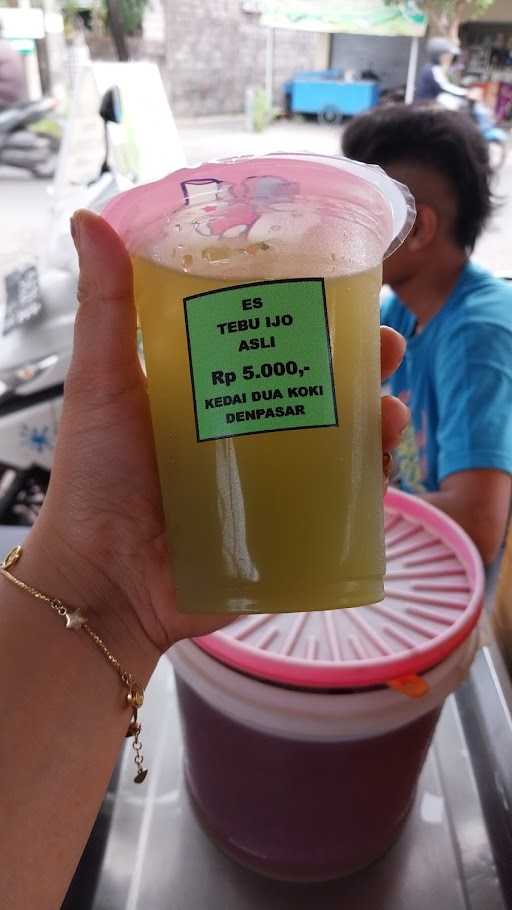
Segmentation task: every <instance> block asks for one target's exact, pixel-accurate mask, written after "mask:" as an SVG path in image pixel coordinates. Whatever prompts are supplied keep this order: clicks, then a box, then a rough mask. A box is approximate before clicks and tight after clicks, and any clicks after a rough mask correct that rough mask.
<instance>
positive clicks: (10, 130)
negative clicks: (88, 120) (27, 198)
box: [0, 98, 58, 178]
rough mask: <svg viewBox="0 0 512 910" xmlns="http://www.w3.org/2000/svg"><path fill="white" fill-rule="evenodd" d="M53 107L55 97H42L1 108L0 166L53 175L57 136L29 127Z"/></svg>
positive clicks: (47, 113)
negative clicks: (4, 165)
mask: <svg viewBox="0 0 512 910" xmlns="http://www.w3.org/2000/svg"><path fill="white" fill-rule="evenodd" d="M54 108H55V101H54V100H53V98H40V99H39V100H38V101H27V102H21V103H19V104H15V105H13V106H12V107H9V108H7V109H6V110H3V111H0V165H2V164H6V165H9V167H17V168H21V169H22V170H26V171H30V173H31V174H33V175H34V176H35V177H41V178H48V177H52V176H53V172H54V170H55V163H56V159H57V151H58V139H57V138H56V137H55V136H53V135H44V134H42V133H38V132H36V131H33V130H31V129H30V128H29V127H30V126H32V125H33V124H37V123H39V122H40V121H42V120H43V119H44V118H45V117H47V116H48V115H49V114H50V113H51V112H52V111H53V110H54Z"/></svg>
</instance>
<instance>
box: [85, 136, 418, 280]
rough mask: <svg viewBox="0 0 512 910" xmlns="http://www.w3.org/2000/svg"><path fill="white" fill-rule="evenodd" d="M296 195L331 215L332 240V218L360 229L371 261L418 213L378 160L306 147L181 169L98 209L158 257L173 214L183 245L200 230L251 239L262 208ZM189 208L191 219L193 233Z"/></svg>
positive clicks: (322, 217)
mask: <svg viewBox="0 0 512 910" xmlns="http://www.w3.org/2000/svg"><path fill="white" fill-rule="evenodd" d="M298 200H310V201H311V200H314V202H315V205H314V212H315V214H316V216H317V222H318V225H319V226H321V225H322V224H324V223H325V222H326V221H328V222H329V224H330V228H329V230H330V232H331V234H332V235H333V242H334V239H336V242H337V243H338V240H339V238H338V236H337V234H335V233H334V228H333V225H336V219H338V220H339V219H340V218H341V219H342V220H343V218H344V219H345V220H346V221H347V222H348V223H349V224H350V225H351V227H352V231H353V232H355V231H356V230H357V228H359V233H358V234H357V236H358V237H364V238H365V239H366V242H365V243H363V242H361V243H360V246H362V247H369V248H370V247H371V252H370V249H368V251H367V255H368V256H370V258H371V259H372V264H373V263H374V262H377V261H379V260H381V259H382V258H383V257H384V256H389V255H390V254H391V253H392V252H393V251H394V250H395V249H396V248H397V247H398V246H400V244H401V243H402V242H403V240H404V238H405V237H406V236H407V234H408V233H409V231H410V229H411V227H412V224H413V222H414V218H415V206H414V200H413V198H412V196H411V194H410V192H409V190H408V189H407V187H405V186H403V184H401V183H398V182H397V181H395V180H392V179H391V178H390V177H388V175H387V174H386V173H385V172H384V171H383V170H382V169H381V168H380V167H378V166H376V165H368V164H362V163H360V162H356V161H352V160H350V159H348V158H343V157H341V156H328V155H314V154H307V153H296V154H292V153H273V154H270V155H264V156H261V157H252V156H247V157H241V158H230V159H225V160H223V161H213V162H209V163H205V164H201V165H198V166H196V167H193V168H183V169H181V170H178V171H174V172H173V173H171V174H169V175H168V176H167V177H164V178H163V179H162V180H158V181H155V182H154V183H149V184H145V185H142V186H137V187H135V188H133V189H131V190H128V192H125V193H121V194H120V195H118V196H116V197H115V198H114V199H113V200H111V201H110V202H109V203H108V205H107V206H106V207H105V209H104V211H103V216H104V217H105V218H106V220H107V221H108V222H109V223H110V224H111V225H112V227H113V228H114V229H115V230H116V231H117V233H118V234H119V235H120V236H121V237H122V238H123V241H124V243H125V244H126V246H127V248H128V251H129V252H130V253H131V254H132V255H141V256H144V257H145V258H148V259H150V260H154V261H156V262H158V263H160V264H162V263H163V262H164V259H163V258H162V256H163V253H162V248H161V242H162V241H164V246H165V245H166V246H169V247H172V243H171V242H170V241H169V238H168V231H169V225H170V223H171V221H172V218H173V216H175V215H176V214H177V213H180V222H179V224H178V227H179V229H180V231H181V234H180V241H181V242H182V243H183V244H185V243H188V244H189V245H190V243H191V242H192V241H193V240H194V239H196V240H197V239H198V238H197V236H194V235H201V238H202V242H203V243H204V241H205V236H211V237H219V236H221V237H223V238H224V239H226V238H229V239H233V238H235V239H236V238H237V237H245V236H247V238H248V239H251V237H252V236H253V235H254V234H255V231H256V229H257V227H258V225H260V228H261V230H263V223H262V222H261V218H262V217H263V216H265V214H268V213H269V211H270V212H271V213H273V214H274V215H275V214H276V212H277V211H278V210H279V209H280V210H282V212H285V211H286V210H287V208H288V210H289V209H290V208H293V206H294V204H295V201H298ZM186 213H188V215H189V216H190V225H192V227H194V226H195V229H194V231H192V232H190V231H189V230H188V227H189V225H188V221H187V217H186ZM283 217H284V216H283ZM329 219H331V220H330V221H329ZM288 220H289V221H290V219H288ZM263 222H264V223H266V222H265V219H263ZM292 222H293V219H292ZM292 222H290V223H292ZM338 227H339V225H338ZM340 230H341V228H340ZM233 232H234V233H233ZM283 233H285V232H283ZM203 235H204V236H203ZM260 239H261V238H260ZM339 244H340V246H343V243H342V242H341V241H339ZM356 246H357V245H356ZM351 255H352V256H354V257H355V265H357V269H358V270H360V269H363V268H367V267H369V266H368V263H366V260H365V258H364V256H362V260H361V263H358V262H357V256H355V254H354V253H352V254H351ZM164 258H165V257H164Z"/></svg>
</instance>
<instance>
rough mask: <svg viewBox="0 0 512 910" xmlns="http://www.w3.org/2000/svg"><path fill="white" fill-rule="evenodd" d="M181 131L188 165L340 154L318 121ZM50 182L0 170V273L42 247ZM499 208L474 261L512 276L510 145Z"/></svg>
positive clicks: (237, 119) (201, 123) (210, 121)
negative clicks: (9, 256)
mask: <svg viewBox="0 0 512 910" xmlns="http://www.w3.org/2000/svg"><path fill="white" fill-rule="evenodd" d="M177 125H178V131H179V135H180V137H181V141H182V143H183V148H184V151H185V155H186V157H187V160H188V161H189V163H190V164H198V163H199V162H201V161H206V160H208V159H210V160H211V159H216V158H217V159H218V158H226V157H231V156H233V155H249V154H263V153H265V152H273V151H274V152H275V151H281V152H284V151H295V152H297V151H310V152H316V153H320V154H327V155H333V154H337V153H338V152H339V148H340V128H339V127H335V126H334V127H333V126H328V125H320V124H318V123H317V122H316V121H315V120H303V119H302V118H295V119H293V120H277V121H276V122H275V123H273V124H272V125H271V126H270V127H268V128H267V129H266V130H264V131H263V132H262V133H254V132H250V131H249V130H247V129H246V128H245V122H244V118H243V117H242V116H236V115H233V116H223V117H207V118H195V119H193V120H192V119H190V120H185V119H183V120H178V124H177ZM50 193H51V182H50V181H45V180H35V179H33V178H31V177H30V176H28V175H26V174H25V173H24V172H22V171H16V170H13V169H8V168H0V272H1V271H3V268H2V258H5V252H6V249H7V248H9V250H12V249H15V248H18V249H19V250H20V256H21V257H22V258H25V257H26V254H27V253H28V252H32V253H34V252H35V253H37V251H38V250H41V249H42V245H43V244H44V239H45V235H46V230H47V225H48V220H49V218H50V205H51V196H50ZM495 193H496V197H497V202H498V205H497V207H496V211H495V214H494V217H493V218H492V220H491V222H490V224H489V226H488V227H487V229H486V231H485V233H484V235H483V236H482V238H481V239H480V241H479V243H478V245H477V248H476V251H475V258H476V259H477V260H478V261H479V262H480V263H481V264H482V265H484V266H486V267H487V268H489V269H490V270H491V271H495V272H497V273H498V274H509V275H511V276H512V249H511V244H510V237H511V235H512V147H511V149H510V153H509V158H508V162H507V163H506V165H505V167H504V168H503V169H502V171H501V173H500V175H499V178H498V180H497V181H496V185H495Z"/></svg>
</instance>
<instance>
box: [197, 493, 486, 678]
mask: <svg viewBox="0 0 512 910" xmlns="http://www.w3.org/2000/svg"><path fill="white" fill-rule="evenodd" d="M385 535H386V558H387V573H386V584H385V590H386V596H385V598H384V600H383V601H382V602H381V603H378V604H372V605H369V606H367V607H354V608H352V609H344V610H330V611H325V612H321V611H313V612H311V613H283V614H280V613H279V614H258V615H255V616H254V615H253V616H244V617H243V618H241V619H238V620H236V621H235V622H234V623H233V624H232V625H230V626H228V627H227V628H226V629H223V630H221V631H220V632H215V633H213V634H212V635H206V636H203V637H202V638H196V639H195V643H196V644H197V645H199V647H200V648H202V649H203V650H204V651H206V652H207V653H208V654H210V655H211V656H212V657H215V658H217V659H218V660H220V661H222V662H223V663H224V664H227V665H228V666H230V667H234V668H235V669H237V670H242V671H243V672H244V673H247V674H249V675H251V676H256V677H259V678H261V679H268V680H271V681H273V682H276V683H283V684H288V685H294V686H299V687H302V688H347V687H365V686H373V685H378V684H384V683H386V682H389V681H390V680H394V679H397V678H398V677H402V676H405V675H408V674H417V673H420V672H422V671H424V670H427V669H429V668H431V667H433V666H434V665H435V664H437V663H439V662H440V661H442V660H443V659H444V658H446V657H447V656H448V655H449V654H451V652H452V651H454V650H455V649H456V648H457V647H458V645H460V644H461V643H462V642H463V641H464V640H465V639H466V638H467V637H468V635H469V634H470V632H471V630H472V629H473V628H474V626H475V624H476V622H477V620H478V617H479V615H480V611H481V608H482V604H483V591H484V573H483V569H482V563H481V560H480V557H479V555H478V552H477V550H476V548H475V546H474V544H473V543H472V542H471V540H470V539H469V537H468V536H467V534H466V533H465V532H464V531H462V529H461V528H459V526H458V525H457V524H456V523H455V522H454V521H452V520H451V519H450V518H448V517H447V516H446V515H444V514H443V513H442V512H440V511H439V510H438V509H435V508H433V507H432V506H430V505H428V504H427V503H424V502H423V501H422V500H420V499H418V498H416V497H413V496H408V495H407V494H405V493H401V492H399V491H397V490H389V491H388V493H387V495H386V499H385Z"/></svg>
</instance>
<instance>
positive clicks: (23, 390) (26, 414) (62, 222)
mask: <svg viewBox="0 0 512 910" xmlns="http://www.w3.org/2000/svg"><path fill="white" fill-rule="evenodd" d="M99 113H100V116H101V118H102V120H103V123H104V134H105V157H104V160H103V163H102V165H101V168H100V170H99V173H98V174H97V176H96V178H95V179H94V180H93V181H91V182H90V183H89V184H88V185H87V186H85V187H84V186H79V187H77V188H76V191H73V193H72V194H71V196H70V197H69V198H67V200H66V206H65V210H63V211H61V212H60V213H59V218H58V223H57V225H56V227H55V230H54V236H53V239H52V240H51V242H50V244H49V248H48V250H49V252H48V251H47V252H48V254H47V256H46V261H45V263H44V267H43V268H42V269H39V267H38V264H37V263H35V262H34V261H21V262H19V263H18V264H17V265H16V267H15V268H14V269H12V270H11V271H9V272H8V273H7V274H6V275H4V276H3V294H2V290H1V286H0V524H2V523H4V524H18V523H19V524H32V523H33V521H34V520H35V518H36V517H37V514H38V511H39V508H40V506H41V504H42V501H43V498H44V494H45V492H46V487H47V485H48V482H49V476H50V467H51V462H52V458H53V450H54V446H55V439H56V435H57V426H58V422H59V418H60V413H61V408H62V395H63V384H64V378H65V376H66V373H67V370H68V367H69V363H70V360H71V351H72V343H73V328H74V321H75V312H76V291H77V283H78V263H77V258H76V254H75V250H74V247H73V243H72V240H71V237H70V234H69V217H70V215H71V214H72V212H73V211H74V210H75V209H77V208H88V209H90V210H92V211H98V212H99V211H101V209H102V208H103V207H104V205H105V203H106V202H107V201H108V199H110V198H111V197H112V196H115V195H117V193H119V192H122V191H123V190H125V189H128V188H129V187H130V186H132V185H133V184H132V183H131V182H130V181H129V180H128V179H127V178H125V177H123V176H122V175H120V174H118V173H117V172H116V171H115V170H114V169H113V167H112V165H111V163H110V155H109V137H108V124H109V123H118V122H120V119H121V108H120V101H119V97H118V91H117V89H115V88H113V89H110V90H109V91H108V92H106V93H105V95H104V96H103V99H102V102H101V107H100V111H99ZM1 280H2V279H1V278H0V281H1ZM2 296H3V298H4V299H3V308H2V306H1V300H2ZM2 311H3V319H2Z"/></svg>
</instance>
